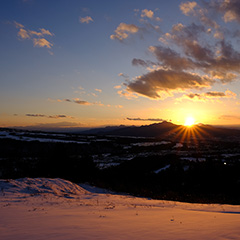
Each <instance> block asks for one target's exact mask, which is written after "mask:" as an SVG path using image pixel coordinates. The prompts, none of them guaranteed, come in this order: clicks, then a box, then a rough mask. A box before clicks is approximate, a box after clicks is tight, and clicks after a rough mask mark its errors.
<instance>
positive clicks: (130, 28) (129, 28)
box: [110, 23, 139, 41]
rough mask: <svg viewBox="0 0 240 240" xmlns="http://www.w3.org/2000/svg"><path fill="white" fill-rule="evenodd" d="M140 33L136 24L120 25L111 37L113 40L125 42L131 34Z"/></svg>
mask: <svg viewBox="0 0 240 240" xmlns="http://www.w3.org/2000/svg"><path fill="white" fill-rule="evenodd" d="M138 31H139V27H137V26H136V25H134V24H127V23H120V24H119V25H118V27H117V28H116V30H115V34H112V35H111V36H110V38H111V39H113V40H115V39H117V40H119V41H123V40H124V39H126V38H128V36H129V34H135V33H137V32H138Z"/></svg>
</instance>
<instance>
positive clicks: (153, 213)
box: [0, 178, 240, 240]
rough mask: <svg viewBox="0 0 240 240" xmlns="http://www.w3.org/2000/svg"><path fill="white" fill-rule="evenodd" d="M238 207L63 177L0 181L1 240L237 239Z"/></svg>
mask: <svg viewBox="0 0 240 240" xmlns="http://www.w3.org/2000/svg"><path fill="white" fill-rule="evenodd" d="M239 223H240V206H232V205H220V204H190V203H180V202H173V201H162V200H150V199H145V198H136V197H132V196H128V195H118V194H113V193H110V192H108V191H106V190H103V189H99V188H95V187H92V186H89V185H86V184H82V185H76V184H73V183H71V182H69V181H66V180H62V179H46V178H37V179H30V178H24V179H18V180H0V239H3V240H16V239H18V240H21V239H22V240H23V239H24V240H33V239H34V240H41V239H42V240H46V239H47V240H53V239H54V240H55V239H56V240H70V239H71V240H77V239H78V240H79V239H84V240H85V239H86V240H89V239H91V240H92V239H104V240H106V239H113V240H114V239H119V240H120V239H121V240H123V239H127V240H128V239H131V240H133V239H144V240H146V239H171V240H175V239H179V240H180V239H184V240H188V239H189V240H190V239H191V240H192V239H194V240H198V239H199V240H200V239H201V240H202V239H208V240H209V239H220V240H223V239H240V228H239Z"/></svg>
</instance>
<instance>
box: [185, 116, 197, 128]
mask: <svg viewBox="0 0 240 240" xmlns="http://www.w3.org/2000/svg"><path fill="white" fill-rule="evenodd" d="M194 123H195V119H194V118H193V117H187V118H186V121H185V124H184V125H185V126H187V127H191V126H192V125H194Z"/></svg>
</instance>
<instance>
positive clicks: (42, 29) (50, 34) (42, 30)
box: [40, 28, 53, 36]
mask: <svg viewBox="0 0 240 240" xmlns="http://www.w3.org/2000/svg"><path fill="white" fill-rule="evenodd" d="M40 30H41V32H42V35H49V36H53V33H51V32H50V31H49V30H46V29H44V28H40Z"/></svg>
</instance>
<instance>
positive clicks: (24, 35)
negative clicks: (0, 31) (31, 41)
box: [18, 28, 30, 39]
mask: <svg viewBox="0 0 240 240" xmlns="http://www.w3.org/2000/svg"><path fill="white" fill-rule="evenodd" d="M18 36H19V37H20V38H21V39H28V38H30V36H29V34H28V32H27V31H26V30H25V29H23V28H21V29H20V30H19V32H18Z"/></svg>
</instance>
